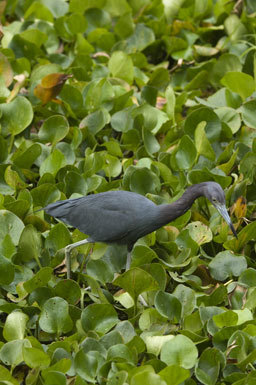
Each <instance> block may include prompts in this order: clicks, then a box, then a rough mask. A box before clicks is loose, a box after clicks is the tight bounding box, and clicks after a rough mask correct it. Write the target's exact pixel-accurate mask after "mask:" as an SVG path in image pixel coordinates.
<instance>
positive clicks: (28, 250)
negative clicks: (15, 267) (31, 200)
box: [18, 224, 41, 261]
mask: <svg viewBox="0 0 256 385" xmlns="http://www.w3.org/2000/svg"><path fill="white" fill-rule="evenodd" d="M40 249H41V236H40V235H39V233H38V232H37V231H36V229H35V227H34V226H33V225H31V224H30V225H27V226H26V227H25V228H24V229H23V231H22V233H21V236H20V241H19V249H18V251H19V254H20V256H21V258H22V260H23V261H29V260H31V259H33V258H35V259H36V260H37V261H38V258H39V253H40Z"/></svg>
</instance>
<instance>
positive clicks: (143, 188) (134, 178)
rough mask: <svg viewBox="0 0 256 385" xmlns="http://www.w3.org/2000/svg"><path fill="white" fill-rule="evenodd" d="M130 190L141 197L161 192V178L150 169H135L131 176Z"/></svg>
mask: <svg viewBox="0 0 256 385" xmlns="http://www.w3.org/2000/svg"><path fill="white" fill-rule="evenodd" d="M129 187H130V190H131V191H133V192H136V193H138V194H141V195H146V194H147V193H151V194H155V193H158V192H159V191H160V181H159V178H158V177H157V176H156V175H155V174H154V173H153V172H152V171H150V170H149V169H148V168H135V169H134V171H132V173H131V175H130V181H129Z"/></svg>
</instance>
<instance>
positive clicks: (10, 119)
mask: <svg viewBox="0 0 256 385" xmlns="http://www.w3.org/2000/svg"><path fill="white" fill-rule="evenodd" d="M0 112H1V113H2V116H1V118H0V123H1V125H2V134H3V136H7V135H9V134H12V135H17V134H19V133H21V132H22V131H24V130H25V128H27V127H28V126H29V125H30V123H31V122H32V119H33V109H32V106H31V103H30V102H29V101H28V100H27V99H26V98H25V97H24V96H17V98H15V99H14V100H13V101H11V102H10V103H3V104H0Z"/></svg>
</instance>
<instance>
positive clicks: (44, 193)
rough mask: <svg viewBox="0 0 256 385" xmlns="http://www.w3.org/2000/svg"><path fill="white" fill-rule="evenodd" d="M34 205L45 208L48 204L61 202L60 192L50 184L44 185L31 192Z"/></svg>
mask: <svg viewBox="0 0 256 385" xmlns="http://www.w3.org/2000/svg"><path fill="white" fill-rule="evenodd" d="M31 195H32V198H33V202H34V205H35V206H36V207H38V206H40V207H45V206H47V205H48V204H50V203H52V202H55V201H57V200H60V196H61V194H60V191H59V190H58V188H57V187H56V186H54V185H52V184H50V183H44V184H42V185H40V186H38V187H36V188H34V189H33V190H32V191H31Z"/></svg>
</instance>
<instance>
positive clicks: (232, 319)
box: [212, 310, 238, 328]
mask: <svg viewBox="0 0 256 385" xmlns="http://www.w3.org/2000/svg"><path fill="white" fill-rule="evenodd" d="M212 319H213V322H214V323H215V325H216V326H218V327H219V328H223V327H225V326H235V325H237V322H238V315H237V314H236V313H235V312H234V311H232V310H228V311H225V312H223V313H221V314H216V315H214V316H213V317H212Z"/></svg>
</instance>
